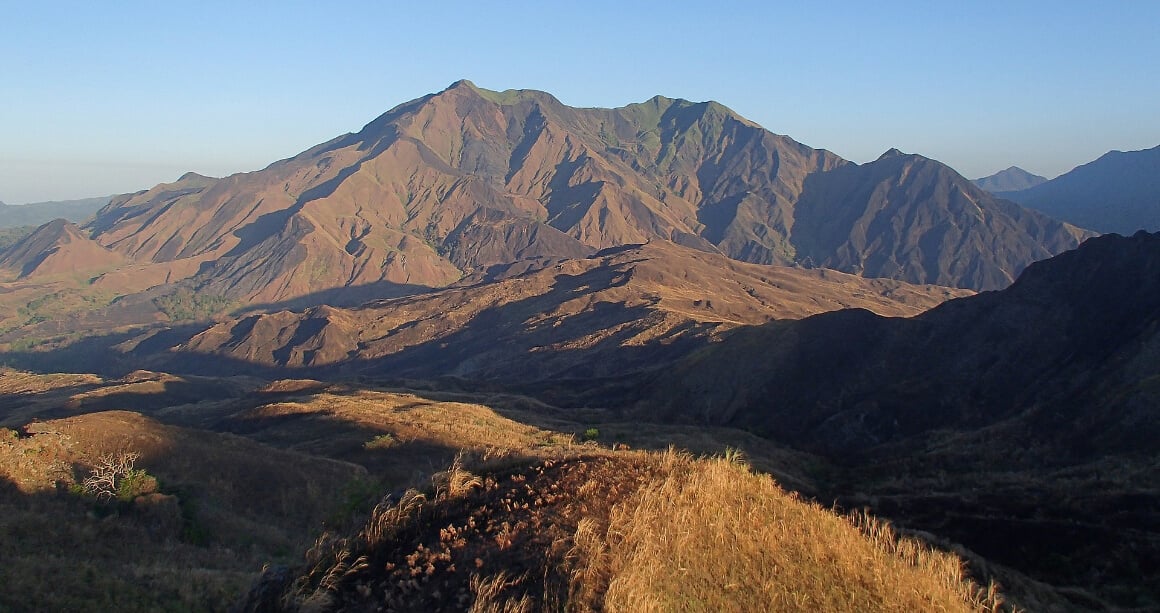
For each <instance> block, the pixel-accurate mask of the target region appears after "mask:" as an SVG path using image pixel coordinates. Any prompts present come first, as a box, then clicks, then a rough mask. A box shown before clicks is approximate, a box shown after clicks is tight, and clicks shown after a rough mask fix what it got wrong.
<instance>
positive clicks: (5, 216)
mask: <svg viewBox="0 0 1160 613" xmlns="http://www.w3.org/2000/svg"><path fill="white" fill-rule="evenodd" d="M109 200H110V197H109V196H104V197H101V198H84V199H81V200H60V201H53V202H35V203H32V204H25V205H20V206H16V205H11V204H4V203H3V202H0V228H15V227H18V226H39V225H41V224H44V223H47V222H49V221H52V220H53V219H58V218H59V219H67V220H69V221H71V222H73V223H81V222H83V221H85V220H87V219H88V218H89V217H92V215H93V213H96V212H97V210H98V209H100V208H101V207H103V206H105V205H106V204H108V203H109Z"/></svg>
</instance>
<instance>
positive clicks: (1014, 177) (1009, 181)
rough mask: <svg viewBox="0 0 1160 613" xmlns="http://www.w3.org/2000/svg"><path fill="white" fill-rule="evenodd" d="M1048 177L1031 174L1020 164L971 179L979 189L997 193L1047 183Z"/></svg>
mask: <svg viewBox="0 0 1160 613" xmlns="http://www.w3.org/2000/svg"><path fill="white" fill-rule="evenodd" d="M1046 182H1047V177H1041V176H1039V175H1035V174H1031V173H1029V172H1027V171H1026V170H1023V169H1022V168H1019V167H1018V166H1011V167H1009V168H1007V169H1006V170H1000V171H999V172H997V173H995V174H993V175H988V176H986V177H982V178H980V179H975V180H973V181H971V183H974V184H975V185H976V186H978V187H979V189H982V190H985V191H988V192H991V193H992V194H997V193H1000V192H1015V191H1019V190H1024V189H1028V188H1031V187H1035V186H1036V185H1039V184H1040V183H1046Z"/></svg>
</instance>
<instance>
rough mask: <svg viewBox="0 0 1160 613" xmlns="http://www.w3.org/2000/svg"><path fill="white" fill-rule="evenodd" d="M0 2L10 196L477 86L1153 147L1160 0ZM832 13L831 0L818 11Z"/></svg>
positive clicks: (951, 151)
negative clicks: (458, 83) (464, 82)
mask: <svg viewBox="0 0 1160 613" xmlns="http://www.w3.org/2000/svg"><path fill="white" fill-rule="evenodd" d="M422 4H424V3H418V2H408V3H391V2H337V1H336V2H265V1H251V2H222V3H218V2H196V3H193V2H189V3H186V2H177V1H172V2H168V1H166V2H152V1H151V2H60V3H58V2H49V1H46V0H41V1H35V2H33V1H28V2H13V1H10V0H0V97H2V100H3V102H2V104H0V200H3V201H5V202H8V203H23V202H30V201H39V200H50V199H65V198H79V197H85V196H94V195H104V194H108V193H114V192H127V191H135V190H138V189H144V188H147V187H150V186H152V185H153V184H155V183H157V182H160V181H169V180H173V179H175V178H176V177H177V176H179V175H180V174H181V173H183V172H185V171H187V170H194V171H197V172H201V173H203V174H210V175H215V176H222V175H225V174H229V173H232V172H239V171H248V170H256V169H258V168H261V167H264V166H265V165H267V164H268V163H270V162H272V161H274V160H277V159H280V158H284V157H289V156H291V155H294V154H295V153H297V152H299V151H301V150H303V149H305V148H307V147H309V146H311V145H314V144H317V143H319V142H322V141H325V140H328V139H330V138H332V137H334V136H337V135H339V134H342V133H345V132H350V131H354V130H357V129H359V128H360V127H361V126H362V125H363V124H365V123H367V122H369V121H370V120H371V119H373V118H374V117H375V116H377V115H379V114H381V113H382V112H384V111H386V110H387V109H389V108H391V107H393V106H395V105H396V104H399V103H401V102H404V101H407V100H410V99H413V98H417V97H419V96H421V95H424V94H427V93H430V92H435V91H439V90H441V89H443V88H445V87H446V86H447V85H449V84H450V83H451V82H453V81H455V80H457V79H460V78H468V79H471V80H472V81H474V82H475V83H476V84H477V85H479V86H481V87H485V88H488V89H496V90H502V89H508V88H526V89H541V90H546V91H549V92H551V93H553V94H555V95H556V97H557V98H559V99H560V100H561V101H563V102H564V103H565V104H570V105H573V106H622V105H624V104H628V103H631V102H638V101H641V100H645V99H647V98H649V97H651V96H653V95H655V94H663V95H666V96H670V97H679V98H686V99H690V100H695V101H701V100H710V99H712V100H717V101H720V102H722V103H724V104H725V105H727V106H729V107H731V108H733V109H734V110H736V111H738V112H739V113H741V114H742V115H745V116H746V117H748V118H750V119H752V120H754V121H756V122H758V123H760V124H761V125H763V126H765V127H766V128H768V129H770V130H772V131H774V132H777V133H780V134H787V135H789V136H791V137H793V138H795V139H797V140H799V141H801V142H803V143H805V144H807V145H810V146H812V147H820V148H826V149H829V150H831V151H834V152H835V153H837V154H839V155H841V156H843V157H845V158H847V159H851V160H854V161H856V162H865V161H868V160H872V159H874V158H876V157H877V156H878V155H879V154H880V153H881V152H882V151H885V150H886V149H888V148H890V147H898V148H900V149H902V150H904V151H907V152H914V153H921V154H923V155H927V156H929V157H933V158H936V159H939V160H942V161H944V162H946V163H948V164H950V165H952V166H954V167H955V168H956V169H957V170H959V171H960V172H962V173H963V174H964V175H967V176H968V177H972V178H973V177H977V176H982V175H985V174H990V173H992V172H995V171H997V170H1000V169H1002V168H1006V167H1007V166H1010V165H1012V164H1015V165H1019V166H1022V167H1023V168H1025V169H1027V170H1030V171H1032V172H1036V173H1039V174H1044V175H1047V176H1054V175H1057V174H1059V173H1062V172H1065V171H1067V170H1069V169H1071V168H1072V167H1074V166H1076V165H1078V164H1081V163H1084V162H1087V161H1090V160H1092V159H1095V158H1096V157H1098V156H1099V155H1101V154H1102V153H1104V152H1106V151H1108V150H1110V149H1120V150H1133V149H1143V148H1148V147H1153V146H1156V145H1158V144H1160V43H1157V38H1158V36H1157V32H1158V31H1160V2H1155V1H1153V0H1139V1H1120V2H1116V1H1111V2H1103V3H1096V2H1084V3H1079V2H1065V1H1057V2H1020V1H1019V0H1008V1H1005V2H974V1H972V2H963V1H956V2H937V1H933V0H927V1H923V2H920V1H914V2H888V1H882V0H879V1H875V2H861V1H859V2H839V1H831V2H828V3H793V4H800V5H805V6H803V7H797V8H788V7H785V6H781V5H782V4H790V3H780V2H729V1H725V0H720V1H716V2H689V3H685V2H679V1H669V2H622V1H615V2H604V1H586V2H553V1H550V0H544V1H542V2H502V1H501V2H462V3H460V2H455V3H440V5H439V8H438V9H436V8H430V7H425V6H422ZM811 5H817V6H811Z"/></svg>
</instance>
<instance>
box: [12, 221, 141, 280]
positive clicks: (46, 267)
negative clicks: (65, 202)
mask: <svg viewBox="0 0 1160 613" xmlns="http://www.w3.org/2000/svg"><path fill="white" fill-rule="evenodd" d="M124 262H125V258H124V257H123V256H122V255H121V254H119V253H117V252H115V251H111V250H109V249H106V248H104V247H102V246H101V245H100V244H98V243H97V242H95V241H93V240H91V239H89V237H88V236H87V235H86V234H85V233H84V232H82V231H81V229H80V228H78V227H77V226H76V225H75V224H73V223H71V222H69V221H66V220H64V219H57V220H55V221H51V222H49V223H46V224H44V225H43V226H40V227H39V228H37V229H36V230H35V231H33V232H32V233H31V234H29V235H27V236H25V237H24V238H22V239H20V240H19V241H17V242H16V243H15V244H14V245H12V246H11V247H9V248H8V249H6V250H4V251H3V252H0V270H7V271H9V272H10V273H12V274H14V275H15V276H16V277H17V278H21V279H26V278H29V277H34V276H35V277H50V276H53V275H60V274H66V273H78V272H79V273H83V272H89V271H100V270H106V269H110V268H115V267H116V266H117V265H119V264H122V263H124Z"/></svg>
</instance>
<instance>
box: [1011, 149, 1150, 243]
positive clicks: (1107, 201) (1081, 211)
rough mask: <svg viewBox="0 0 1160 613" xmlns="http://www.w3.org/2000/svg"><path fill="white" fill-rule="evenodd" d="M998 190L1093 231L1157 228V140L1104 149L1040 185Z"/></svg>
mask: <svg viewBox="0 0 1160 613" xmlns="http://www.w3.org/2000/svg"><path fill="white" fill-rule="evenodd" d="M1000 195H1001V196H1002V197H1004V198H1007V199H1010V200H1014V201H1015V202H1018V203H1019V204H1022V205H1023V206H1027V207H1030V208H1033V209H1036V210H1039V211H1043V212H1044V213H1047V214H1048V215H1050V216H1052V217H1054V218H1056V219H1062V220H1064V221H1067V222H1069V223H1073V224H1075V225H1077V226H1080V227H1084V228H1091V229H1093V230H1097V231H1099V232H1116V233H1118V234H1123V235H1124V236H1130V235H1131V234H1133V233H1135V232H1136V231H1137V230H1147V231H1149V232H1156V231H1160V146H1157V147H1153V148H1151V149H1144V150H1142V151H1109V152H1108V153H1106V154H1104V155H1102V156H1100V158H1099V159H1097V160H1095V161H1093V162H1088V163H1087V164H1084V165H1082V166H1077V167H1076V168H1074V169H1072V170H1071V171H1070V172H1067V173H1064V174H1062V175H1060V176H1058V177H1056V178H1054V179H1052V180H1050V181H1048V182H1046V183H1044V184H1042V185H1037V186H1035V187H1031V188H1029V189H1024V190H1022V191H1012V192H1004V193H1002V194H1000Z"/></svg>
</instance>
